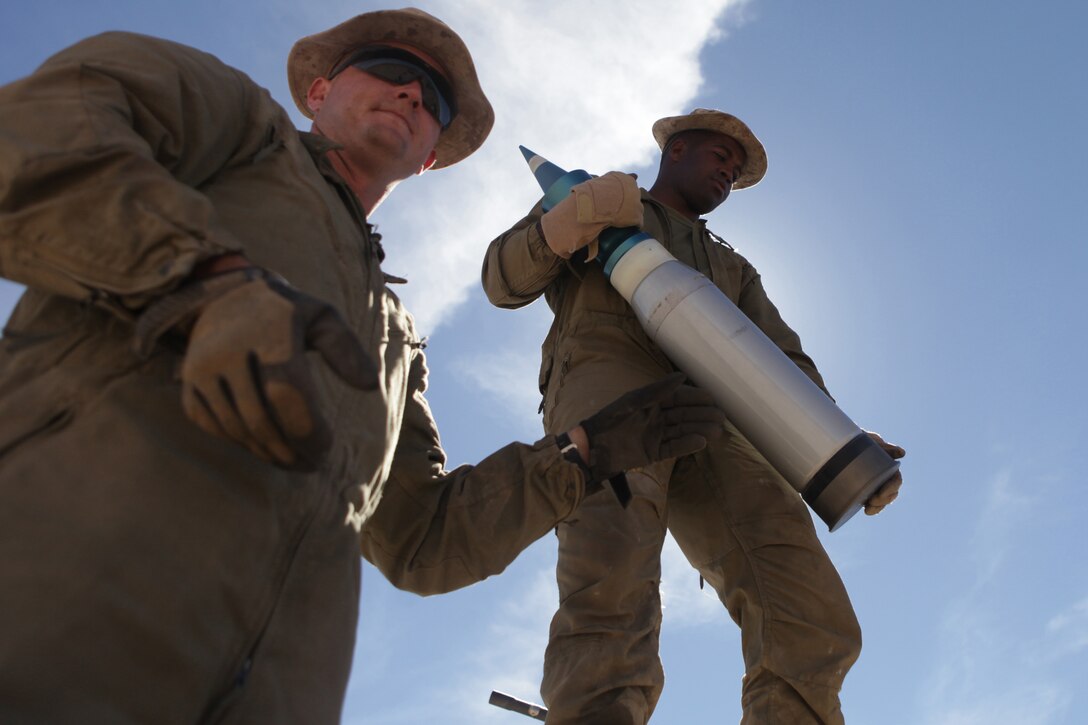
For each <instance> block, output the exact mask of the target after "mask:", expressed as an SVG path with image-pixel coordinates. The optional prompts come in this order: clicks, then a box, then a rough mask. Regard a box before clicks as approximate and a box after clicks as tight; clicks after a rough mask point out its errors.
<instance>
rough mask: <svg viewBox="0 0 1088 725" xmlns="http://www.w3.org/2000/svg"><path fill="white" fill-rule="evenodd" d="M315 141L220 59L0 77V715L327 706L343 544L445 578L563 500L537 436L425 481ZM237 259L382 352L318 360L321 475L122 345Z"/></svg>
mask: <svg viewBox="0 0 1088 725" xmlns="http://www.w3.org/2000/svg"><path fill="white" fill-rule="evenodd" d="M330 146H331V145H330V144H329V143H328V142H327V141H326V140H324V139H322V138H320V137H316V136H311V135H309V134H300V133H299V132H298V131H296V130H295V128H294V127H293V125H292V123H291V121H290V118H289V117H288V115H287V114H286V113H285V112H284V111H283V109H282V108H281V107H280V106H278V105H277V104H276V103H275V102H274V101H273V100H272V99H271V97H270V96H269V94H268V93H267V91H265V90H264V89H262V88H260V87H258V86H257V85H256V84H254V83H253V82H252V81H251V80H250V79H249V78H247V77H246V76H245V75H244V74H242V73H241V72H239V71H237V70H235V69H233V68H230V67H228V66H226V65H224V64H222V63H221V62H219V61H218V60H216V59H215V58H214V57H212V56H209V55H206V54H204V53H201V52H198V51H195V50H193V49H191V48H186V47H184V46H180V45H176V44H173V43H169V42H165V41H160V40H156V39H152V38H147V37H143V36H137V35H131V34H127V33H107V34H104V35H101V36H97V37H94V38H91V39H88V40H86V41H83V42H81V43H79V44H77V45H75V46H73V47H71V48H69V49H67V50H65V51H63V52H61V53H59V54H58V55H56V56H54V57H53V58H51V59H49V60H48V61H47V62H46V63H45V64H44V65H43V66H42V67H41V68H40V69H39V70H38V71H36V72H35V73H34V74H33V75H32V76H30V77H28V78H26V79H24V80H22V81H19V82H16V83H13V84H11V85H9V86H6V87H4V88H3V89H0V274H2V275H3V276H4V277H6V278H8V279H11V280H14V281H16V282H19V283H21V284H23V285H26V286H27V288H28V289H27V291H26V293H25V294H24V295H23V297H22V299H21V300H20V302H19V304H18V306H17V308H16V310H15V312H14V313H13V315H12V317H11V319H10V321H9V322H8V325H7V327H6V328H5V330H4V338H3V340H2V341H0V721H3V722H17V721H18V722H21V721H40V722H47V721H48V722H67V721H69V718H70V717H72V714H71V713H72V712H73V711H74V712H76V713H78V717H76V718H75V719H74V720H72V721H77V720H78V721H79V722H84V723H96V722H110V723H115V722H130V721H131V722H158V723H167V722H179V723H192V722H219V721H231V722H234V721H239V722H263V723H277V722H292V723H298V722H307V723H326V722H336V721H337V719H338V717H339V710H340V704H341V700H342V696H343V691H344V688H345V686H346V682H347V677H348V671H349V668H350V662H351V658H352V652H353V637H354V628H355V621H356V616H357V607H358V590H359V561H358V560H359V552H360V549H361V551H362V553H363V554H364V555H365V556H366V557H367V558H368V559H370V561H372V562H373V563H374V564H375V565H376V566H377V567H378V568H379V569H381V570H382V572H383V573H384V574H385V575H386V576H388V577H389V578H390V579H391V580H392V581H393V583H394V584H396V585H397V586H400V587H404V588H408V589H412V590H414V591H417V592H422V593H435V592H442V591H448V590H450V589H454V588H457V587H461V586H465V585H467V584H470V583H472V582H474V581H478V580H480V579H482V578H484V577H486V576H489V575H491V574H494V573H497V572H499V571H502V570H503V568H505V566H506V565H507V564H508V563H509V562H510V561H511V560H512V559H513V558H514V557H515V556H516V555H517V554H518V553H519V552H520V551H521V550H522V549H523V548H524V547H525V546H527V545H528V544H529V543H531V542H532V541H534V540H535V539H536V538H538V537H539V536H541V535H542V534H544V533H545V532H547V531H548V530H550V529H551V528H552V527H553V526H554V525H555V524H556V522H558V521H559V520H560V519H562V518H563V517H564V516H566V515H567V514H568V513H569V512H570V511H571V510H573V509H574V508H575V507H576V505H577V503H578V501H579V500H580V498H581V496H582V495H583V491H584V481H583V477H582V474H581V472H580V471H579V469H578V467H577V466H575V465H573V464H571V463H568V462H567V461H565V460H564V459H563V458H562V457H561V456H560V455H559V454H558V451H557V450H556V447H555V445H554V442H553V441H552V440H551V439H544V440H542V441H540V442H538V443H537V444H536V445H532V446H529V445H521V444H511V445H509V446H507V447H506V448H503V449H502V450H500V451H499V452H497V453H496V454H494V455H492V456H491V457H489V458H487V459H486V460H485V461H484V462H483V463H481V464H480V465H479V466H476V467H470V466H463V467H461V468H458V469H456V470H454V471H452V472H448V471H446V470H445V465H446V455H445V453H444V452H443V450H442V448H441V445H440V441H439V437H438V431H437V428H436V426H435V422H434V420H433V417H432V415H431V412H430V410H429V408H428V405H427V401H426V399H425V398H424V391H425V389H426V385H427V368H426V361H425V358H424V355H423V351H422V348H423V345H422V343H421V341H420V339H419V337H418V335H417V333H416V331H415V329H414V326H413V322H412V317H411V315H410V314H409V313H408V312H407V311H406V310H405V309H404V307H403V305H402V304H401V302H400V301H399V299H398V298H397V296H396V295H395V294H394V293H393V292H392V291H391V289H390V287H389V282H390V279H389V278H388V277H387V276H386V275H385V274H384V273H383V272H382V270H381V267H380V265H379V261H380V246H379V241H378V239H377V237H376V235H374V234H372V233H371V231H370V228H369V226H368V224H367V222H366V218H365V212H364V210H363V209H362V208H361V207H360V206H359V204H358V202H357V200H356V198H355V197H354V195H353V194H352V193H351V191H350V190H349V189H348V187H347V186H346V185H345V184H344V183H343V181H342V180H341V179H340V178H339V177H338V176H337V175H336V173H335V172H334V171H333V169H332V168H331V166H330V164H329V163H328V160H327V158H326V156H325V154H326V153H327V152H328V151H329V149H330ZM235 251H240V252H243V253H244V254H245V255H246V257H248V258H249V259H250V260H252V262H253V263H255V264H257V265H259V266H262V267H265V268H267V269H270V270H273V271H275V272H277V273H279V274H281V275H283V276H284V277H285V278H287V280H288V281H289V282H290V283H291V284H292V285H293V286H295V287H297V288H298V289H301V290H303V291H304V292H307V293H309V294H311V295H313V296H315V297H318V298H320V299H323V300H326V301H328V302H329V303H331V304H332V305H334V306H335V307H336V308H337V309H339V310H340V311H341V313H342V314H343V315H344V317H345V319H346V320H347V321H348V322H349V324H350V325H351V327H352V328H353V329H354V331H355V333H356V334H357V335H358V336H359V338H360V339H361V340H362V341H363V344H364V346H365V348H366V350H367V351H368V353H369V354H370V355H371V356H372V358H373V359H374V360H375V361H377V362H378V365H379V370H380V377H381V384H380V389H379V390H377V391H374V392H368V393H361V392H359V391H355V390H353V389H350V388H348V387H347V386H345V385H343V384H342V383H341V382H340V381H339V379H337V378H336V377H335V376H334V375H333V374H332V373H331V372H329V371H328V370H327V369H326V368H325V367H324V366H323V365H321V364H320V363H316V364H315V366H314V367H315V371H316V374H317V376H318V378H319V379H318V385H319V389H320V391H321V395H322V400H323V403H324V408H323V409H324V411H325V413H326V414H327V416H328V418H329V421H330V423H331V426H332V429H333V430H334V432H335V441H334V446H333V449H332V452H331V455H330V456H329V459H328V462H327V464H326V465H325V466H324V467H323V468H322V469H321V470H320V471H319V472H317V473H315V474H309V475H307V474H299V473H291V472H286V471H283V470H280V469H278V468H275V467H274V466H271V465H270V464H266V463H264V462H262V461H260V460H258V459H257V458H255V457H254V456H252V455H250V454H249V453H248V452H247V451H246V450H245V449H244V448H242V447H240V446H237V445H235V444H233V443H230V442H228V441H224V440H220V439H218V438H216V437H213V436H210V435H207V434H204V433H203V432H202V431H200V430H199V429H197V428H196V427H195V426H194V425H192V424H191V423H190V422H189V421H188V420H187V418H186V417H185V416H184V414H183V413H182V410H181V406H180V387H179V384H178V382H177V381H176V379H175V370H176V369H177V367H178V365H179V363H180V360H181V357H182V355H183V352H184V341H183V340H180V339H166V340H164V341H163V343H162V344H161V345H160V346H159V348H158V349H157V350H156V352H155V354H154V355H153V356H152V357H151V358H150V359H147V360H144V359H140V358H139V357H137V356H136V355H134V354H133V352H132V347H131V345H132V339H131V338H132V323H133V320H134V319H135V317H136V316H137V315H138V314H139V313H140V311H141V310H142V309H143V308H144V307H145V306H146V304H147V303H148V302H149V301H150V300H153V299H155V298H157V297H160V296H161V295H163V294H166V293H168V292H170V291H171V290H173V289H175V288H176V287H177V286H178V285H179V284H180V283H181V282H182V281H183V280H184V279H185V278H186V277H187V276H188V275H189V273H190V271H191V270H192V269H193V267H194V265H196V264H197V263H199V262H200V261H201V260H204V259H207V258H209V257H213V256H216V255H221V254H224V253H227V252H235ZM148 678H151V682H149V681H148ZM141 683H145V684H143V685H142V684H141ZM66 708H69V709H66Z"/></svg>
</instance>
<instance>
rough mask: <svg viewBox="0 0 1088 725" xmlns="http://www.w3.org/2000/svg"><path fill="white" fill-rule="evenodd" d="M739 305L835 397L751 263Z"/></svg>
mask: <svg viewBox="0 0 1088 725" xmlns="http://www.w3.org/2000/svg"><path fill="white" fill-rule="evenodd" d="M738 306H739V307H740V309H741V311H742V312H744V314H745V315H747V316H748V318H749V319H750V320H752V322H754V323H756V325H757V326H758V327H759V329H761V330H763V332H764V334H766V335H767V337H769V338H771V341H772V342H774V344H776V345H777V346H778V347H779V349H781V350H782V352H784V353H786V357H788V358H789V359H790V360H793V362H794V363H796V365H797V367H799V368H801V371H802V372H804V373H805V375H807V376H808V377H809V378H810V379H811V380H812V382H814V383H816V385H817V386H819V388H820V390H822V391H824V393H826V394H827V397H829V398H830V397H831V393H829V392H828V391H827V387H826V386H825V385H824V379H823V376H821V375H820V371H819V370H817V369H816V363H814V362H813V361H812V358H810V357H809V356H808V355H807V354H805V351H804V350H802V349H801V338H800V337H799V336H798V335H797V333H796V332H794V331H793V329H791V328H790V326H789V325H787V324H786V322H785V321H784V320H783V319H782V315H781V314H779V312H778V308H777V307H775V305H774V303H773V302H771V300H770V298H769V297H768V296H767V291H766V290H765V289H764V288H763V282H762V280H761V279H760V276H759V273H758V272H756V270H755V268H754V267H752V266H751V265H750V264H748V263H747V262H746V263H745V265H744V282H743V286H742V288H741V293H740V304H739V305H738ZM832 400H834V398H832Z"/></svg>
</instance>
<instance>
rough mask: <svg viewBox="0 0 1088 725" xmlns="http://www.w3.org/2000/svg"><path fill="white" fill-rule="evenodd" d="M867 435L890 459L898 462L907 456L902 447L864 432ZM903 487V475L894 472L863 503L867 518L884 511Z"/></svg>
mask: <svg viewBox="0 0 1088 725" xmlns="http://www.w3.org/2000/svg"><path fill="white" fill-rule="evenodd" d="M865 432H866V433H868V434H869V437H870V438H872V439H873V441H875V442H876V444H877V445H878V446H880V447H881V448H883V449H884V452H885V453H887V454H888V455H889V456H891V457H892V458H894V459H896V460H899V459H900V458H902V457H903V456H905V455H907V451H906V450H905V449H904V448H903V447H902V446H897V445H895V444H894V443H888V442H887V441H885V440H884V439H883V438H881V437H880V436H879V435H878V434H876V433H873V432H872V431H865ZM902 485H903V474H901V473H900V472H899V471H896V472H895V475H893V476H892V477H891V478H889V479H888V480H887V481H885V482H884V485H883V486H881V487H880V488H879V489H877V492H876V493H874V494H873V495H872V496H870V497H869V500H868V501H866V502H865V513H866V514H868V515H869V516H875V515H876V514H878V513H880V512H881V511H883V510H884V507H885V506H887V505H888V504H890V503H891V502H892V501H894V500H895V499H896V498H898V497H899V488H900V487H901V486H902Z"/></svg>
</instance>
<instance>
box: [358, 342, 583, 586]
mask: <svg viewBox="0 0 1088 725" xmlns="http://www.w3.org/2000/svg"><path fill="white" fill-rule="evenodd" d="M426 375H427V370H426V364H425V362H424V356H423V355H422V354H419V355H418V356H417V358H416V360H415V361H414V362H413V368H412V371H411V375H410V378H409V381H410V386H411V387H410V389H411V391H412V394H411V396H410V397H409V400H408V401H407V405H406V409H405V413H404V421H403V423H402V426H401V431H400V439H399V442H398V443H397V450H396V454H395V456H394V459H393V464H392V468H391V472H390V476H389V479H388V481H387V482H386V485H385V488H384V491H383V493H382V498H381V501H380V502H379V503H378V506H377V509H376V510H375V511H374V513H373V514H372V515H371V516H370V518H369V519H368V520H367V522H366V524H365V525H364V526H363V529H362V532H361V547H362V554H363V556H364V557H365V558H366V559H367V561H369V562H371V563H372V564H374V566H376V567H377V568H378V569H379V570H380V571H381V572H382V573H383V574H384V575H385V576H386V577H387V578H388V579H389V581H390V582H392V583H393V585H394V586H396V587H398V588H400V589H407V590H409V591H412V592H416V593H417V594H440V593H443V592H448V591H452V590H454V589H459V588H461V587H465V586H468V585H469V584H473V583H475V582H478V581H481V580H483V579H486V578H487V577H489V576H491V575H493V574H498V573H500V572H502V571H503V570H504V569H505V568H506V567H507V566H508V565H509V564H510V563H511V562H512V561H513V560H514V559H515V558H517V556H518V554H520V553H521V552H522V551H523V550H524V549H525V548H526V547H528V546H529V545H530V544H532V543H533V542H534V541H536V540H537V539H539V538H540V537H541V536H543V535H544V534H546V533H547V532H548V531H550V530H551V529H552V528H554V527H555V526H556V525H557V524H558V523H559V522H560V521H561V520H563V519H564V518H566V517H567V516H568V515H569V514H570V513H571V512H572V511H573V510H574V509H575V508H576V507H577V505H578V503H579V502H580V501H581V499H582V496H583V495H584V490H585V481H584V477H583V474H582V472H581V469H580V468H579V467H578V466H577V465H576V464H573V463H570V462H568V461H566V460H565V459H564V458H563V457H562V456H561V455H560V454H559V451H558V448H557V447H556V445H555V441H554V438H553V437H551V436H549V437H547V438H544V439H542V440H540V441H538V442H537V443H535V444H533V445H526V444H522V443H511V444H509V445H507V446H505V447H504V448H501V449H499V450H498V451H496V452H495V453H493V454H492V455H490V456H488V457H487V458H485V459H484V460H483V461H481V462H480V463H479V464H477V465H476V466H461V467H459V468H457V469H455V470H453V471H448V472H447V471H446V470H445V462H446V455H445V453H444V452H443V450H442V448H441V444H440V441H439V437H438V429H437V426H436V425H435V422H434V418H433V417H432V415H431V411H430V408H429V406H428V405H427V401H426V399H425V398H424V397H423V393H424V390H425V388H426Z"/></svg>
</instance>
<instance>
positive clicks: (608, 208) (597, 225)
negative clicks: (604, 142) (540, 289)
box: [540, 171, 642, 259]
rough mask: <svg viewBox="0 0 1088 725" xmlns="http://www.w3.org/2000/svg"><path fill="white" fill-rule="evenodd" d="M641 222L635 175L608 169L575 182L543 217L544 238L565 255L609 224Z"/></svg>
mask: <svg viewBox="0 0 1088 725" xmlns="http://www.w3.org/2000/svg"><path fill="white" fill-rule="evenodd" d="M641 226H642V196H641V193H640V192H639V190H638V184H637V183H635V177H634V176H632V175H631V174H625V173H623V172H621V171H609V172H608V173H607V174H605V175H604V176H598V177H595V178H592V179H588V180H586V181H583V182H582V183H580V184H576V185H575V186H574V187H573V188H572V189H571V193H570V194H569V195H567V197H566V198H565V199H563V201H561V202H559V203H558V204H556V205H555V206H553V207H552V208H551V209H549V210H548V212H547V213H545V214H544V216H542V217H541V218H540V228H541V230H542V231H543V232H544V241H546V242H547V243H548V246H549V247H550V248H551V250H552V251H553V252H555V253H556V254H557V255H559V256H560V257H562V258H563V259H569V258H570V255H571V254H573V253H574V252H576V251H577V250H579V249H581V248H582V247H584V246H586V245H587V244H589V243H590V242H593V241H594V240H596V239H597V236H598V235H599V234H600V233H601V232H602V231H604V230H605V229H606V228H608V227H641ZM595 256H596V254H592V255H590V257H589V258H590V259H592V258H593V257H595Z"/></svg>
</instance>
